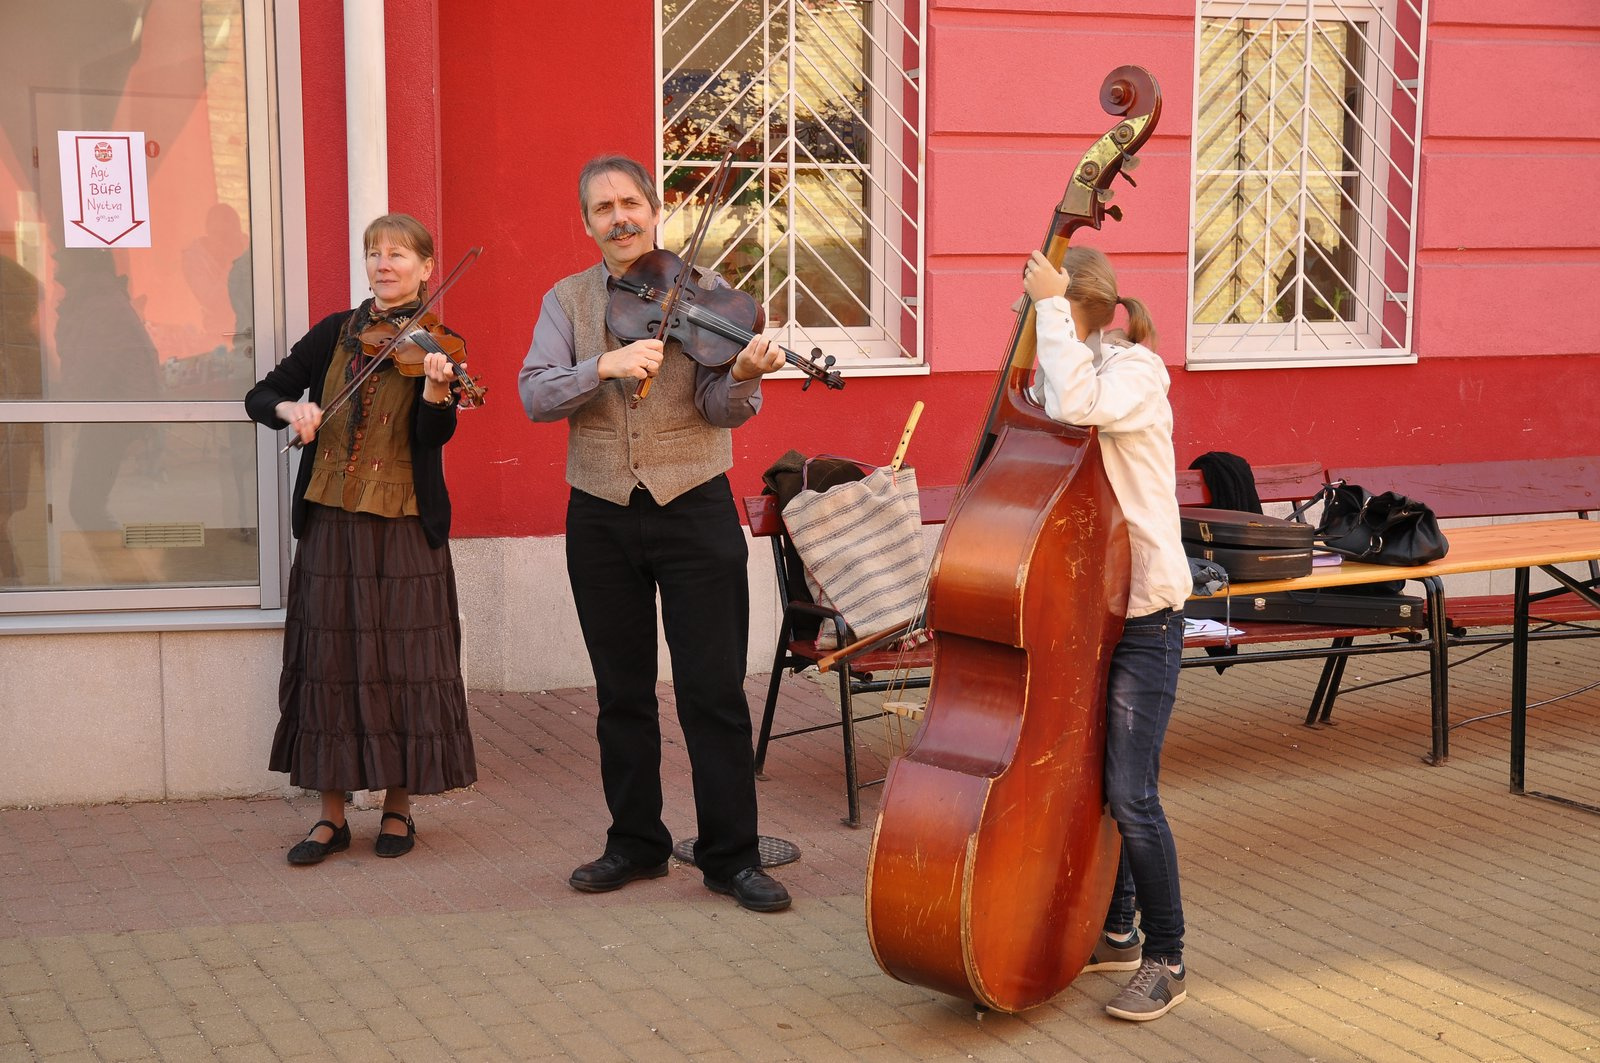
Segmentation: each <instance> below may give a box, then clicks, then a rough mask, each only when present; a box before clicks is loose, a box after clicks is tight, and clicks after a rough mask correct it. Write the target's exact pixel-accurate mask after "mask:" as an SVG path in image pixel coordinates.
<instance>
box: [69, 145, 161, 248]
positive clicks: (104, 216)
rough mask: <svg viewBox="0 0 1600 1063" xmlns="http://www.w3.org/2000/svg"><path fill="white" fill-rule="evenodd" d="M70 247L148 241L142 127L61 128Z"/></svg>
mask: <svg viewBox="0 0 1600 1063" xmlns="http://www.w3.org/2000/svg"><path fill="white" fill-rule="evenodd" d="M56 136H57V138H58V140H59V144H60V150H61V209H62V211H63V213H64V218H65V221H66V232H67V246H68V247H149V246H150V224H149V222H150V203H149V197H148V191H147V189H148V185H147V184H146V181H145V165H144V163H145V155H144V134H143V133H95V132H82V131H71V130H61V131H59V132H58V133H57V134H56Z"/></svg>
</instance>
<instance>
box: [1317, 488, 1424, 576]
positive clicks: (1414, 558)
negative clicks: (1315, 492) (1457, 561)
mask: <svg viewBox="0 0 1600 1063" xmlns="http://www.w3.org/2000/svg"><path fill="white" fill-rule="evenodd" d="M1321 498H1322V502H1323V506H1322V519H1321V520H1320V521H1318V523H1317V540H1318V541H1319V542H1320V543H1322V544H1323V545H1324V546H1326V547H1327V548H1328V549H1329V550H1332V551H1334V552H1335V553H1337V554H1340V555H1342V556H1344V557H1347V558H1349V559H1350V560H1352V561H1365V562H1367V563H1369V564H1375V565H1426V564H1427V563H1428V562H1430V561H1437V560H1439V558H1441V557H1443V556H1445V554H1446V553H1448V552H1449V550H1450V541H1449V540H1448V539H1446V538H1445V535H1444V532H1442V531H1441V530H1440V529H1439V521H1438V518H1436V517H1435V516H1434V514H1433V510H1431V509H1429V508H1428V507H1427V505H1425V504H1424V503H1422V502H1418V501H1417V500H1416V499H1414V498H1407V497H1406V496H1405V495H1397V494H1395V493H1394V492H1393V491H1385V492H1384V493H1383V494H1381V495H1375V494H1372V493H1371V492H1369V491H1368V490H1367V489H1366V488H1364V487H1361V486H1359V485H1357V484H1350V483H1345V482H1344V481H1343V480H1335V481H1334V482H1333V483H1330V484H1327V485H1325V486H1324V487H1323V489H1322V495H1321Z"/></svg>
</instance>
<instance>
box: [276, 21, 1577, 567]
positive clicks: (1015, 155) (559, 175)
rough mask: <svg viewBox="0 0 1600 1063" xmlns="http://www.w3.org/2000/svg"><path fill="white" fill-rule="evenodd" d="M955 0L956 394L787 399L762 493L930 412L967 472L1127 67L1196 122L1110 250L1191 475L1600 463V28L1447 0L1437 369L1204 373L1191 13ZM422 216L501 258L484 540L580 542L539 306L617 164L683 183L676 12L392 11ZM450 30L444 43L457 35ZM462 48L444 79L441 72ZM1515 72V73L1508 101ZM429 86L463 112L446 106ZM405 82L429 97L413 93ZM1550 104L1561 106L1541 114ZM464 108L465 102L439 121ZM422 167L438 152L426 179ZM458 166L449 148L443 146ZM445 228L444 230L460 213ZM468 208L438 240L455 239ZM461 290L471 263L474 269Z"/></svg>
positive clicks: (490, 348)
mask: <svg viewBox="0 0 1600 1063" xmlns="http://www.w3.org/2000/svg"><path fill="white" fill-rule="evenodd" d="M1107 6H1108V5H1106V4H1104V3H1103V2H1100V0H963V2H960V3H952V2H947V0H931V2H930V4H929V7H930V12H929V23H930V25H929V42H930V43H929V49H928V55H927V57H926V62H925V64H924V67H925V71H926V79H925V80H926V84H927V85H928V132H927V142H926V151H927V165H928V204H929V209H928V219H927V228H926V233H927V239H928V254H927V261H926V267H925V268H926V278H927V300H926V304H927V308H928V310H927V314H928V316H927V328H926V335H927V345H928V352H929V360H930V363H931V365H932V369H933V372H932V374H931V375H930V376H926V377H898V378H867V377H852V378H850V380H849V384H848V386H847V387H846V388H845V390H843V391H841V392H831V393H830V392H825V391H823V390H820V389H813V390H812V391H810V392H809V393H807V394H805V395H804V396H802V395H801V393H800V389H799V384H798V382H794V381H777V382H769V383H768V385H766V387H765V388H764V390H765V392H766V402H767V405H766V408H765V409H764V410H763V411H762V413H761V415H760V416H759V417H757V418H756V420H755V421H754V422H752V423H751V424H749V425H747V426H745V427H744V428H742V429H740V430H738V431H737V432H736V433H735V435H734V439H735V467H734V470H733V472H732V474H731V477H732V480H733V484H734V490H735V493H741V494H742V493H753V492H755V491H756V490H758V489H759V486H760V480H759V477H760V473H761V471H762V470H763V469H764V468H765V467H766V466H767V464H769V463H770V462H771V461H772V459H774V458H775V457H777V456H778V455H779V454H780V453H781V452H782V451H784V450H785V449H788V448H790V447H795V448H798V449H800V450H802V451H806V452H810V453H819V452H826V453H838V454H846V455H850V456H853V457H859V458H863V459H867V460H879V461H881V460H885V459H886V458H887V457H888V456H889V454H890V453H891V452H892V449H893V447H894V444H895V442H896V441H897V439H898V436H899V432H900V428H901V426H902V423H903V421H904V417H905V413H906V412H907V411H909V409H910V407H911V404H912V402H913V401H915V400H917V399H922V400H924V401H925V402H926V403H927V411H926V412H925V413H924V415H923V418H922V422H921V427H920V428H919V430H918V433H917V437H916V439H915V441H914V442H913V444H912V448H911V455H910V456H911V460H912V462H913V463H914V464H916V465H917V467H918V470H919V475H920V477H921V479H922V481H923V482H924V483H938V482H952V481H955V480H959V479H960V478H961V476H962V475H963V473H964V471H965V467H966V462H967V459H968V453H969V450H970V447H971V444H972V440H973V439H974V437H975V435H976V433H977V431H978V429H979V427H980V423H981V419H982V417H983V414H984V411H985V410H986V408H987V404H988V399H989V396H990V394H991V391H992V377H993V367H994V366H995V365H997V364H998V361H999V359H1000V358H1001V357H1002V356H1003V354H1004V349H1005V345H1006V343H1007V341H1008V338H1009V335H1010V331H1011V327H1012V320H1013V319H1012V315H1011V314H1010V312H1009V310H1008V307H1009V306H1010V304H1011V302H1012V301H1013V300H1014V299H1015V298H1016V295H1017V292H1018V288H1019V279H1020V269H1021V264H1022V261H1023V259H1024V257H1025V256H1026V254H1027V252H1028V251H1029V250H1030V249H1031V248H1033V247H1037V246H1038V245H1039V243H1040V241H1041V239H1042V237H1043V235H1044V231H1045V226H1046V224H1047V222H1048V219H1049V215H1050V211H1051V209H1052V208H1053V206H1054V205H1055V203H1056V201H1057V200H1058V199H1059V198H1060V195H1061V191H1062V188H1063V186H1064V184H1065V181H1066V179H1067V176H1068V173H1069V170H1070V168H1071V167H1072V166H1073V165H1074V164H1075V163H1076V161H1077V159H1078V157H1079V155H1080V154H1081V153H1082V152H1083V151H1084V150H1085V149H1086V148H1087V147H1088V146H1089V145H1090V144H1091V143H1092V142H1093V140H1094V139H1095V137H1097V136H1099V135H1100V134H1101V133H1102V132H1104V131H1105V130H1106V129H1107V128H1109V127H1110V125H1111V119H1110V118H1109V116H1107V115H1106V114H1105V113H1104V112H1103V111H1101V110H1100V108H1099V106H1098V103H1097V100H1096V95H1097V92H1098V88H1099V84H1100V81H1101V79H1102V78H1103V77H1104V75H1105V74H1106V73H1107V72H1108V71H1109V70H1110V69H1111V68H1112V67H1114V66H1116V65H1118V64H1120V63H1138V64H1140V65H1144V66H1146V67H1148V68H1149V69H1151V70H1152V72H1153V73H1154V74H1155V75H1156V77H1157V78H1158V80H1159V81H1160V82H1161V85H1162V87H1163V90H1164V93H1165V100H1164V106H1163V114H1162V120H1161V123H1160V126H1159V128H1158V131H1157V133H1156V135H1155V137H1154V138H1153V139H1152V140H1151V142H1150V143H1149V144H1147V145H1146V147H1145V148H1144V150H1143V151H1142V152H1141V157H1142V159H1143V165H1142V167H1141V168H1140V169H1139V171H1138V172H1137V174H1136V175H1135V177H1136V179H1137V180H1138V181H1139V187H1137V188H1131V187H1129V186H1128V185H1126V184H1125V183H1122V182H1118V194H1117V200H1116V202H1117V203H1118V204H1119V205H1121V206H1122V207H1123V208H1124V210H1125V211H1126V212H1127V216H1126V220H1125V221H1124V222H1122V223H1121V224H1117V223H1114V222H1111V223H1108V224H1107V226H1106V229H1105V231H1104V232H1103V233H1098V234H1096V233H1092V232H1090V231H1088V230H1081V231H1080V232H1079V234H1078V236H1077V237H1076V239H1078V240H1079V241H1091V242H1094V243H1096V244H1097V245H1099V246H1101V247H1104V248H1105V249H1106V250H1107V251H1109V252H1111V253H1112V254H1113V256H1114V259H1115V261H1116V263H1117V265H1118V268H1119V272H1120V276H1121V279H1122V287H1123V290H1124V291H1125V292H1126V293H1128V294H1134V295H1138V296H1140V297H1141V298H1144V299H1145V300H1146V301H1147V302H1148V303H1149V304H1150V306H1151V309H1152V311H1153V313H1154V315H1155V318H1156V324H1157V327H1158V329H1159V330H1160V331H1161V333H1162V343H1161V345H1160V349H1161V351H1162V354H1163V357H1164V358H1165V360H1166V361H1167V363H1168V365H1169V367H1170V368H1171V370H1172V373H1173V386H1172V400H1173V406H1174V409H1175V412H1176V416H1177V436H1178V438H1177V449H1178V458H1179V462H1180V463H1181V464H1185V465H1186V464H1187V463H1188V462H1189V461H1190V460H1191V459H1192V458H1193V457H1194V456H1196V455H1197V454H1199V453H1201V452H1203V451H1206V450H1211V449H1226V450H1232V451H1234V452H1237V453H1240V454H1242V455H1244V456H1245V457H1246V458H1248V459H1249V460H1250V461H1252V462H1256V463H1261V464H1265V463H1270V462H1278V461H1296V460H1309V459H1321V460H1325V461H1329V462H1338V463H1356V464H1379V463H1383V462H1389V461H1392V462H1407V463H1416V462H1429V461H1450V460H1478V459H1490V458H1504V457H1519V456H1538V455H1561V454H1579V453H1593V452H1595V451H1597V450H1600V442H1597V439H1596V435H1595V431H1594V429H1593V426H1592V419H1593V414H1592V411H1593V410H1594V409H1595V408H1596V406H1597V405H1600V308H1597V305H1596V304H1597V300H1596V299H1595V298H1594V293H1595V292H1596V291H1600V221H1597V220H1596V218H1597V215H1596V212H1595V211H1594V210H1593V207H1592V204H1591V203H1590V200H1591V199H1592V198H1593V196H1594V193H1595V191H1596V190H1597V189H1600V150H1597V149H1596V147H1595V144H1596V142H1597V140H1600V104H1597V103H1596V97H1595V95H1594V94H1593V93H1592V92H1589V91H1588V89H1589V87H1592V86H1593V85H1596V84H1600V47H1596V45H1597V44H1600V4H1595V3H1593V2H1592V0H1547V2H1545V3H1541V4H1521V5H1515V6H1507V5H1504V4H1502V3H1500V2H1499V0H1433V2H1432V4H1431V7H1430V12H1431V15H1430V19H1431V21H1430V46H1429V47H1430V52H1429V55H1428V61H1427V80H1426V82H1425V91H1426V98H1425V109H1426V115H1425V119H1424V121H1425V130H1424V132H1425V140H1424V143H1423V149H1422V152H1423V168H1422V183H1421V189H1422V191H1421V204H1420V214H1419V243H1418V273H1417V282H1416V292H1415V298H1416V307H1417V319H1416V333H1415V338H1416V343H1415V346H1416V349H1417V351H1418V354H1419V359H1420V361H1419V364H1417V365H1414V366H1386V367H1356V368H1320V369H1300V370H1254V371H1231V372H1217V371H1212V372H1189V371H1186V370H1185V369H1184V368H1183V361H1184V342H1185V337H1184V321H1185V315H1186V313H1187V298H1188V291H1187V268H1188V267H1187V255H1188V211H1189V194H1190V187H1189V177H1188V174H1189V168H1190V135H1191V129H1190V127H1191V123H1192V117H1191V108H1190V96H1191V93H1192V80H1193V73H1192V64H1193V54H1194V37H1193V32H1194V27H1193V18H1194V5H1193V3H1192V0H1126V2H1124V3H1121V4H1119V5H1116V6H1117V9H1118V10H1117V14H1115V15H1107V14H1106V13H1105V11H1106V8H1107ZM386 12H387V17H388V18H389V20H390V23H391V40H392V41H393V40H395V39H396V36H397V34H398V33H399V32H400V31H399V30H398V28H397V27H398V25H399V24H400V23H399V22H398V21H397V18H398V17H399V16H398V13H401V12H404V13H405V18H406V22H405V25H406V27H407V33H408V34H409V35H410V36H409V38H408V40H407V41H406V43H405V44H404V46H403V48H404V56H405V57H406V58H407V59H408V60H409V61H410V62H411V63H412V64H413V65H412V66H411V67H410V68H409V72H408V73H407V74H406V75H405V76H399V75H397V70H400V69H404V68H402V67H400V65H399V60H398V59H397V57H396V49H397V48H399V47H401V46H399V45H396V44H391V46H390V59H389V62H390V86H391V93H393V94H394V96H392V104H391V106H392V111H391V134H390V144H391V149H390V151H391V167H390V169H391V182H392V187H393V189H394V191H395V196H396V202H395V206H396V209H410V210H413V211H414V212H416V213H418V214H419V216H423V217H424V218H425V220H429V221H430V224H431V223H434V222H435V221H436V223H437V225H438V228H439V230H440V239H441V257H442V258H444V259H446V260H453V258H454V257H455V256H458V255H459V254H460V252H461V251H462V250H464V249H465V248H466V247H468V246H470V245H472V244H482V245H484V247H485V248H486V251H485V254H484V257H483V259H482V260H481V262H480V263H479V265H478V266H476V267H475V269H474V272H473V273H472V274H469V275H468V277H467V278H466V279H464V280H463V281H462V282H461V284H460V286H459V287H458V288H457V289H455V290H454V291H453V292H452V293H451V295H450V297H449V299H448V300H447V320H448V321H449V323H450V324H451V325H453V326H454V327H456V328H458V329H459V330H460V331H462V332H463V333H464V334H465V335H466V336H467V337H468V338H469V351H470V353H471V364H472V368H473V369H474V371H475V373H477V374H478V375H479V376H480V379H482V380H484V381H486V382H487V383H488V384H489V385H490V387H491V389H492V393H491V395H490V397H489V405H488V407H487V408H485V409H483V410H481V411H477V412H474V413H470V414H467V415H465V416H463V418H462V421H461V428H460V432H459V434H458V435H457V438H456V442H455V443H453V444H452V446H451V452H450V456H449V469H450V480H451V492H452V496H453V497H454V499H455V504H456V505H455V508H456V525H455V530H456V533H457V534H458V535H466V536H499V535H551V534H559V533H560V531H561V529H562V520H563V514H564V511H565V497H566V487H565V484H564V482H563V473H564V467H565V448H566V431H565V426H564V425H531V424H529V423H528V421H527V418H526V417H525V415H524V414H523V413H522V410H521V407H520V403H519V402H518V399H517V396H516V374H517V369H518V368H519V367H520V365H521V361H522V357H523V354H524V352H525V351H526V348H527V344H528V340H529V337H530V336H531V334H532V330H533V324H534V320H535V316H536V314H537V308H538V301H539V299H540V297H541V295H542V294H543V293H544V291H545V290H546V289H547V288H548V287H549V286H550V284H552V283H553V282H554V281H555V280H557V279H558V278H560V277H561V276H564V275H565V274H567V273H570V272H573V271H575V270H578V269H581V268H584V267H586V266H588V265H590V264H592V263H593V262H594V261H596V260H597V254H598V252H597V250H596V248H595V247H594V244H593V242H592V241H591V240H590V239H589V238H588V236H587V235H586V234H585V233H584V231H583V229H582V227H581V225H580V223H579V217H578V210H577V201H576V177H577V172H578V169H579V167H580V166H581V165H582V164H583V162H584V161H585V160H586V159H588V158H589V157H591V156H593V155H595V154H598V153H600V152H603V151H611V150H618V151H623V152H626V153H629V154H632V155H635V156H636V157H639V158H641V159H643V160H645V161H646V162H649V161H650V160H651V159H652V158H653V150H654V149H653V132H652V131H653V127H654V122H655V120H656V119H655V92H656V87H655V84H654V62H655V55H654V48H653V44H652V41H653V34H654V31H655V27H654V15H653V5H652V4H650V3H646V2H643V0H593V2H587V3H583V4H570V5H569V4H548V3H540V4H537V5H529V4H526V3H525V2H522V0H388V2H387V5H386ZM435 13H437V14H435ZM339 20H340V16H339V11H338V5H335V4H326V5H322V4H316V5H302V24H303V34H302V49H303V62H304V66H305V70H306V74H305V101H304V106H305V108H306V113H307V119H306V122H307V130H308V135H307V168H308V174H307V194H308V200H309V204H310V215H311V239H310V245H311V253H312V260H313V261H312V266H311V275H310V277H309V278H308V283H309V284H310V285H311V292H312V306H313V310H314V312H315V311H317V310H318V309H319V308H320V309H321V310H322V311H323V312H326V311H327V310H331V309H334V308H336V307H337V306H342V305H343V298H344V295H343V286H344V279H343V278H344V270H345V265H344V263H345V258H344V255H345V254H346V250H345V248H344V246H343V243H344V220H343V206H342V204H343V201H344V184H343V182H344V146H343V134H342V129H343V121H344V119H343V107H342V103H341V102H340V100H341V99H342V92H343V81H342V72H341V67H342V51H341V49H342V44H341V43H340V41H339ZM435 21H436V23H437V27H438V42H439V46H438V51H437V53H436V58H434V59H430V57H429V56H428V55H427V54H426V53H427V43H426V36H427V35H426V33H425V32H419V31H420V30H422V29H424V28H425V27H426V26H427V25H430V24H432V23H434V22H435ZM1486 64H1488V65H1489V66H1490V67H1492V71H1493V76H1485V70H1486ZM430 66H433V67H436V69H437V75H438V76H437V85H438V92H437V96H433V95H431V94H430V93H428V92H427V91H425V90H426V88H427V84H426V81H427V78H428V76H429V75H428V71H429V68H430ZM397 77H399V80H398V82H397ZM1508 85H1523V86H1537V88H1538V95H1539V97H1540V98H1541V101H1542V102H1541V104H1540V106H1539V107H1538V108H1537V110H1535V111H1530V110H1528V109H1527V98H1526V97H1527V94H1526V93H1525V92H1520V91H1517V92H1514V91H1509V90H1508V89H1507V88H1506V86H1508ZM430 101H436V105H435V104H434V103H433V102H430ZM399 143H405V144H406V145H407V146H408V149H407V152H405V153H400V152H397V151H396V147H395V146H396V145H397V144H399ZM430 144H431V145H432V146H431V147H430V146H429V145H430ZM435 205H436V206H435ZM435 209H436V210H437V216H436V218H435V217H434V216H432V215H430V214H429V213H427V212H429V211H430V210H435ZM447 264H448V262H447Z"/></svg>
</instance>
